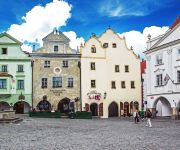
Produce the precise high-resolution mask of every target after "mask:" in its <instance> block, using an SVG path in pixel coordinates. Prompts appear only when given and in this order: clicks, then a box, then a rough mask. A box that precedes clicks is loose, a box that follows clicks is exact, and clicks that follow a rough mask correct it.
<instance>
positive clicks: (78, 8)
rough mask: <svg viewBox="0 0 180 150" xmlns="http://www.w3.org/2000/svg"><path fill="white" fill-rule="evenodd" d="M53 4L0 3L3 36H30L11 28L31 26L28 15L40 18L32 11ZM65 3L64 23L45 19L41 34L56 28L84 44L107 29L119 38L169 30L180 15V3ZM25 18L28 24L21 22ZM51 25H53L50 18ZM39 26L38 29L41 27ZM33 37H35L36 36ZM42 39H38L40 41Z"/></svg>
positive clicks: (43, 0)
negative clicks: (149, 29) (155, 29)
mask: <svg viewBox="0 0 180 150" xmlns="http://www.w3.org/2000/svg"><path fill="white" fill-rule="evenodd" d="M54 1H57V0H54ZM50 3H53V0H1V1H0V18H1V23H0V32H3V31H8V30H10V33H12V34H13V36H17V35H18V38H19V39H20V38H21V37H19V35H20V34H28V33H26V32H25V31H24V30H25V27H24V30H23V32H22V33H20V32H19V33H18V32H17V31H15V29H14V28H13V27H12V25H13V24H15V25H18V26H19V28H20V27H21V25H22V24H23V23H24V22H28V21H29V20H30V19H31V18H33V16H30V17H25V16H27V13H28V12H35V13H37V14H38V11H34V10H33V8H34V7H35V6H41V8H45V7H46V5H47V4H50ZM64 3H66V4H67V5H68V7H69V9H70V10H67V9H68V8H67V9H65V7H64V6H63V7H61V6H60V5H59V10H60V11H58V13H59V14H61V12H62V11H67V13H66V14H64V16H65V17H64V20H63V21H62V22H59V23H54V24H52V25H49V24H50V23H48V21H47V20H45V21H44V19H43V20H42V24H41V23H39V24H41V27H39V28H37V29H39V30H41V29H42V32H45V34H47V33H48V32H50V30H52V27H53V25H54V27H57V28H59V29H60V30H61V31H63V32H69V31H73V32H74V33H75V34H76V36H77V37H75V38H80V37H82V38H83V39H84V40H87V38H88V37H89V36H90V35H91V33H96V34H97V35H99V34H100V33H102V32H104V30H105V29H106V28H107V27H108V26H111V27H112V28H113V29H114V30H115V31H116V32H118V33H120V34H123V33H126V32H130V31H137V32H140V33H143V31H144V29H145V28H146V27H151V26H156V27H161V28H162V27H165V26H167V27H168V26H170V25H171V24H172V23H173V22H174V21H175V19H176V18H177V16H178V15H180V7H179V6H180V1H179V0H65V2H64ZM56 6H57V5H56ZM56 6H52V7H56ZM50 10H51V9H49V10H48V11H49V12H50ZM48 11H47V12H48ZM49 12H48V13H49ZM46 14H47V13H46ZM23 16H24V17H25V18H26V20H23V19H22V17H23ZM34 16H35V15H34ZM39 17H40V16H39ZM27 18H28V19H27ZM62 18H63V17H62V16H57V18H56V19H57V20H61V19H62ZM43 21H44V22H43ZM49 21H52V20H51V18H50V19H49ZM29 22H30V21H29ZM32 22H33V19H32ZM34 22H36V20H34ZM39 24H37V25H36V26H39ZM43 24H44V26H43ZM46 25H47V26H48V27H49V28H48V27H47V28H46V29H45V27H46ZM36 26H33V27H32V30H34V32H35V31H36V32H37V30H35V29H34V28H36ZM19 30H20V29H19ZM19 30H18V31H19ZM27 30H28V28H27ZM15 32H16V33H15ZM40 34H41V36H42V35H43V34H42V33H39V35H40ZM32 35H35V34H34V33H33V34H32ZM39 35H38V38H39V37H41V36H39ZM69 35H70V34H69ZM36 36H37V34H36ZM33 38H35V37H33ZM33 38H30V37H22V39H21V40H23V42H24V41H29V42H33ZM76 42H77V41H76Z"/></svg>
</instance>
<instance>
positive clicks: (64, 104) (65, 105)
mask: <svg viewBox="0 0 180 150" xmlns="http://www.w3.org/2000/svg"><path fill="white" fill-rule="evenodd" d="M58 110H59V111H60V112H61V113H69V112H70V111H71V108H70V99H69V98H64V99H62V100H61V101H60V102H59V103H58Z"/></svg>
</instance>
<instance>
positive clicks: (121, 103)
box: [120, 102, 123, 116]
mask: <svg viewBox="0 0 180 150" xmlns="http://www.w3.org/2000/svg"><path fill="white" fill-rule="evenodd" d="M120 116H123V102H120Z"/></svg>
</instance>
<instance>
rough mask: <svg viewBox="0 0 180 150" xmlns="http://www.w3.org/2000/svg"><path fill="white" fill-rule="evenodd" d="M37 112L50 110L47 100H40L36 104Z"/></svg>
mask: <svg viewBox="0 0 180 150" xmlns="http://www.w3.org/2000/svg"><path fill="white" fill-rule="evenodd" d="M37 109H38V110H51V104H50V102H49V101H48V100H42V101H40V102H39V103H38V104H37Z"/></svg>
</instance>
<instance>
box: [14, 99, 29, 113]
mask: <svg viewBox="0 0 180 150" xmlns="http://www.w3.org/2000/svg"><path fill="white" fill-rule="evenodd" d="M30 109H31V105H30V104H29V103H28V102H26V101H18V102H16V103H15V104H14V110H15V111H16V114H23V113H28V112H29V111H30Z"/></svg>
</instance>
